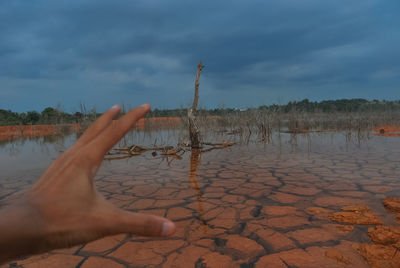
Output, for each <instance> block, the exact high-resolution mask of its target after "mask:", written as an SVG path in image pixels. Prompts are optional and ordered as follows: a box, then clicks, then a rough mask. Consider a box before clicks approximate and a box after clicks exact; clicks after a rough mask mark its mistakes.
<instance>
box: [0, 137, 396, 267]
mask: <svg viewBox="0 0 400 268" xmlns="http://www.w3.org/2000/svg"><path fill="white" fill-rule="evenodd" d="M157 135H161V137H162V139H161V138H159V143H161V144H163V145H166V144H172V145H175V144H176V143H175V144H174V142H176V139H175V138H173V137H174V136H173V135H172V134H171V133H169V132H164V133H161V134H160V133H150V134H149V133H142V132H136V133H135V135H133V136H134V138H132V136H131V137H128V139H127V140H125V141H123V143H126V144H132V143H135V144H141V145H149V144H151V143H152V142H154V140H155V139H157V137H158V136H157ZM232 139H234V138H232ZM75 140H76V136H75V135H71V136H67V137H62V138H61V137H58V138H56V137H53V138H49V137H47V138H43V137H42V138H36V139H31V140H22V141H21V140H20V141H16V142H12V143H11V142H10V143H6V142H3V144H1V147H0V170H1V177H0V202H1V204H4V203H5V202H7V201H8V200H12V199H13V198H17V197H18V195H19V194H21V192H22V191H23V190H24V189H27V188H28V187H29V186H30V185H32V184H33V183H34V182H35V181H37V179H38V178H39V177H40V175H41V174H42V173H43V172H44V171H45V170H46V168H47V167H48V166H49V165H50V163H51V162H52V161H53V160H54V159H55V158H56V157H57V156H58V155H60V154H61V153H62V152H63V151H65V150H66V149H67V148H68V147H69V146H70V145H71V144H72V143H73V142H74V141H75ZM160 141H162V142H160ZM399 141H400V140H399V139H398V138H395V137H377V136H370V137H369V138H368V139H363V140H357V139H355V138H354V137H352V138H349V137H348V136H345V135H343V134H341V133H325V134H308V135H297V136H294V135H290V134H280V135H274V137H273V139H272V143H270V144H263V143H255V142H249V144H237V145H235V146H233V147H230V148H227V149H223V150H214V151H211V152H207V153H204V154H198V153H196V152H195V151H192V152H186V153H185V154H184V155H183V158H182V159H181V160H179V159H174V158H166V157H162V156H160V155H157V156H155V157H154V156H152V155H151V152H148V153H146V154H143V155H140V156H135V157H132V158H129V159H123V160H116V161H105V162H104V163H103V165H102V168H101V169H100V171H99V173H98V175H97V176H96V185H97V187H98V189H99V191H100V192H101V193H102V194H103V195H104V196H105V197H106V198H107V199H109V200H110V201H111V202H113V203H115V204H116V205H118V206H120V207H122V208H125V209H127V210H131V211H135V212H142V213H151V214H155V215H161V216H164V217H167V218H169V219H171V220H173V221H175V222H176V224H177V232H176V234H175V235H174V236H172V237H171V238H168V239H154V238H144V237H136V236H131V235H125V234H124V235H118V236H113V237H108V238H104V239H101V240H98V241H95V242H92V243H89V244H86V245H81V246H77V247H73V248H70V249H65V250H57V251H54V252H51V253H48V254H43V255H40V256H33V257H29V258H25V259H23V260H19V261H15V262H13V263H12V264H10V265H11V266H12V265H21V266H23V267H41V266H43V267H49V265H50V266H53V267H100V265H103V267H369V266H368V265H367V264H366V262H365V260H364V259H363V257H362V256H361V255H359V254H358V253H357V251H356V250H355V249H354V247H353V244H357V243H370V240H369V237H368V235H367V229H368V227H370V226H369V225H351V226H353V227H354V228H353V227H351V228H347V227H348V226H347V225H348V224H339V223H335V222H332V221H330V220H329V219H327V218H326V217H324V216H323V215H320V214H318V213H316V212H315V211H319V210H318V209H325V211H340V208H341V207H343V206H345V205H367V206H368V207H370V208H371V211H372V212H373V213H374V214H376V215H377V216H378V217H379V218H380V219H381V220H382V221H383V223H384V224H387V225H395V224H396V219H395V217H394V215H392V214H391V213H389V212H387V211H386V210H385V209H384V207H383V205H382V200H383V199H384V198H386V197H388V196H390V197H400V191H399V190H400V185H399V180H400V167H399V162H398V159H400V145H399ZM346 226H347V227H346ZM332 252H333V253H332ZM335 252H336V253H335ZM337 252H339V253H337ZM335 254H336V255H335ZM338 256H339V257H338Z"/></svg>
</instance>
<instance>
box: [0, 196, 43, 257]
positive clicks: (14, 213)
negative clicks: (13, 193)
mask: <svg viewBox="0 0 400 268" xmlns="http://www.w3.org/2000/svg"><path fill="white" fill-rule="evenodd" d="M44 241H45V226H44V224H42V220H41V219H40V216H39V214H38V213H36V212H35V209H33V208H32V207H31V206H30V205H29V204H28V203H26V202H21V201H20V202H18V203H17V204H13V205H9V206H7V207H4V208H1V209H0V264H2V263H5V262H7V261H10V260H13V259H16V258H18V257H22V256H26V255H30V254H35V253H41V252H43V251H44V250H45V243H44Z"/></svg>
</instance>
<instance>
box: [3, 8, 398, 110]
mask: <svg viewBox="0 0 400 268" xmlns="http://www.w3.org/2000/svg"><path fill="white" fill-rule="evenodd" d="M399 8H400V5H399V4H398V3H397V2H396V1H394V0H393V1H385V2H383V1H377V0H376V1H372V0H367V1H363V2H362V3H361V2H358V1H357V2H349V1H329V2H326V1H317V0H305V1H301V2H299V1H294V0H291V1H201V2H198V1H197V2H194V1H104V0H97V1H94V0H93V1H77V0H73V1H68V2H60V1H45V0H38V1H29V2H26V1H19V0H16V1H4V2H2V3H0V61H1V62H2V64H3V66H6V68H1V69H0V77H1V78H2V79H3V80H4V79H6V80H7V79H8V80H7V81H8V82H9V83H8V84H9V85H10V86H9V87H8V89H6V88H1V90H10V89H9V88H12V87H13V83H11V81H14V80H16V79H33V80H39V81H40V83H37V84H32V87H34V86H35V85H41V86H38V87H37V88H36V90H37V92H41V91H40V90H41V89H40V87H43V86H44V85H48V84H49V83H51V84H52V86H54V87H58V88H60V92H61V93H60V94H61V95H68V94H75V91H73V90H71V89H70V88H71V87H74V83H73V82H70V83H68V88H69V89H67V86H66V83H65V81H66V80H67V79H69V80H71V81H74V80H75V81H76V83H75V85H76V87H79V88H84V86H85V85H96V86H97V87H101V88H103V87H104V92H107V90H106V87H107V86H108V87H112V88H114V89H115V90H120V91H121V92H123V93H124V94H128V93H127V92H132V94H135V93H134V92H140V94H143V95H144V97H145V96H149V97H150V96H153V97H155V98H156V99H155V103H156V105H165V106H168V107H176V106H177V105H179V104H176V103H174V100H173V99H172V98H170V99H168V98H165V96H167V95H164V98H163V99H161V98H159V99H157V94H153V92H158V93H160V92H163V90H164V91H165V92H169V95H177V94H179V96H180V97H182V96H187V97H188V98H189V97H190V96H191V93H190V90H188V88H191V86H192V85H191V83H192V81H191V79H190V77H191V76H192V75H193V72H194V69H195V66H196V65H197V63H198V60H200V59H202V60H203V61H204V63H205V64H206V68H205V70H204V79H208V82H207V83H206V84H207V85H208V86H209V87H210V88H212V89H213V90H214V91H215V92H217V91H221V92H224V91H227V90H232V89H234V88H240V87H242V88H247V89H248V90H250V91H252V92H253V93H254V94H255V95H258V94H261V95H262V96H267V95H268V94H276V92H277V91H280V89H281V91H285V90H287V91H288V92H289V91H290V90H294V89H295V88H298V89H299V90H298V91H297V92H299V94H298V96H299V97H301V96H302V95H301V90H300V89H306V88H311V89H313V90H314V92H317V91H318V90H320V91H321V90H323V87H324V86H325V87H334V86H335V85H336V86H338V87H339V86H340V87H342V88H343V87H345V88H347V90H354V95H357V92H361V91H362V90H363V88H365V87H366V86H368V83H371V84H376V85H379V81H381V82H382V83H383V81H382V77H384V78H386V79H387V80H390V81H391V83H389V84H388V81H385V83H383V84H382V85H384V86H385V87H386V88H393V87H394V85H395V84H396V83H398V82H400V81H399V80H400V78H399V77H396V75H395V73H396V72H395V71H397V70H399V66H400V65H399V60H400V59H399V56H398V55H399V53H397V47H399V45H400V37H399V33H398V30H397V29H396V25H399V22H400V18H398V16H397V13H398V11H399ZM163 81H164V82H163ZM14 87H16V88H17V87H19V86H18V84H17V83H14ZM131 88H135V90H133V89H131ZM19 89H21V88H20V87H19ZM130 89H131V91H130ZM266 89H267V90H266ZM92 90H93V89H91V87H88V89H87V92H85V93H84V94H82V96H90V94H92V92H93V91H92ZM185 90H186V91H185ZM185 92H187V93H185ZM304 92H306V91H304ZM105 94H106V93H105ZM129 94H130V93H129ZM218 94H219V93H218ZM221 94H223V93H221ZM158 95H160V94H158ZM317 95H320V96H324V94H323V93H321V94H316V96H317ZM237 96H238V97H237V98H236V100H235V97H234V96H233V97H232V98H231V99H230V101H229V103H226V105H228V106H229V105H236V106H237V105H238V104H240V103H241V102H242V103H243V104H244V105H251V104H252V102H253V101H254V98H253V97H251V96H248V97H247V99H246V98H243V97H241V96H240V97H239V95H237ZM304 96H306V94H304ZM325 96H326V97H325V98H330V97H331V96H330V95H329V94H328V93H325ZM307 97H309V96H307ZM393 97H394V98H395V97H398V95H397V93H394V94H393ZM77 98H79V96H77V97H76V98H75V99H77ZM85 98H87V97H85ZM121 98H123V97H121ZM371 98H377V96H372V95H371ZM73 99H74V98H71V101H72V100H73ZM48 101H49V102H50V103H52V99H51V98H49V100H48ZM97 101H98V102H99V103H101V104H100V105H105V103H106V101H107V100H103V101H102V100H100V99H99V100H97ZM210 102H211V101H210ZM165 103H166V104H165ZM0 104H1V105H5V104H3V103H1V102H0Z"/></svg>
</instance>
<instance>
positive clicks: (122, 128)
mask: <svg viewBox="0 0 400 268" xmlns="http://www.w3.org/2000/svg"><path fill="white" fill-rule="evenodd" d="M149 110H150V105H148V104H145V105H142V106H140V107H138V108H135V109H133V110H131V111H130V112H128V113H127V114H126V115H125V116H123V117H122V118H120V119H119V120H113V119H114V118H115V117H116V116H117V115H118V114H119V112H120V107H119V106H113V107H112V108H111V109H110V110H108V111H107V112H106V113H104V114H103V115H102V116H101V117H100V118H99V119H98V120H97V121H96V122H94V123H93V124H92V125H91V127H90V128H88V130H86V131H85V133H84V134H83V135H82V136H81V137H80V138H79V140H78V141H77V142H76V143H75V144H74V145H73V146H72V147H71V148H70V149H69V150H68V151H66V152H65V153H63V154H62V155H61V156H60V157H59V158H58V159H57V160H56V161H54V163H53V164H52V165H51V166H50V167H49V169H48V170H47V171H46V172H45V173H44V175H43V176H42V177H41V178H40V180H39V181H38V182H37V183H36V184H35V185H34V186H33V187H32V189H31V190H29V191H28V192H27V194H26V195H25V197H24V199H23V200H22V201H21V202H19V203H18V204H16V205H13V206H11V207H9V208H7V209H3V211H1V212H0V252H1V256H0V263H1V262H2V261H6V260H9V259H11V258H16V257H20V256H23V255H26V254H33V253H41V252H45V251H49V250H52V249H56V248H64V247H70V246H73V245H78V244H82V243H87V242H90V241H93V240H95V239H99V238H101V237H104V236H107V235H114V234H119V233H132V234H136V235H143V236H169V235H172V234H173V233H174V232H175V225H174V224H173V223H172V222H171V221H169V220H167V219H165V218H161V217H157V216H152V215H145V214H140V213H132V212H129V211H125V210H122V209H120V208H118V207H116V206H114V205H113V204H111V203H110V202H108V201H107V200H105V199H104V198H103V196H102V195H101V194H100V193H99V192H98V191H97V190H96V188H95V186H94V177H95V175H96V173H97V170H98V168H99V167H100V164H101V162H102V160H103V157H104V155H105V154H106V153H107V152H108V151H109V150H110V149H111V148H112V147H113V146H114V145H115V144H116V143H117V142H118V141H119V140H120V139H121V138H122V137H123V136H124V135H125V134H126V133H127V132H128V131H129V130H130V129H131V127H132V126H133V124H134V123H135V122H136V121H137V120H138V119H139V118H141V117H142V116H144V115H145V114H146V113H147V112H148V111H149ZM5 218H7V221H6V222H5V220H4V219H5ZM2 219H3V220H2ZM7 253H8V254H7ZM3 254H4V256H3Z"/></svg>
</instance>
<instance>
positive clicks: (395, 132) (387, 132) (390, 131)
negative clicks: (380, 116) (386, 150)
mask: <svg viewBox="0 0 400 268" xmlns="http://www.w3.org/2000/svg"><path fill="white" fill-rule="evenodd" d="M372 130H373V131H376V132H378V134H375V135H376V136H390V137H400V127H396V126H381V127H376V128H373V129H372Z"/></svg>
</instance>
